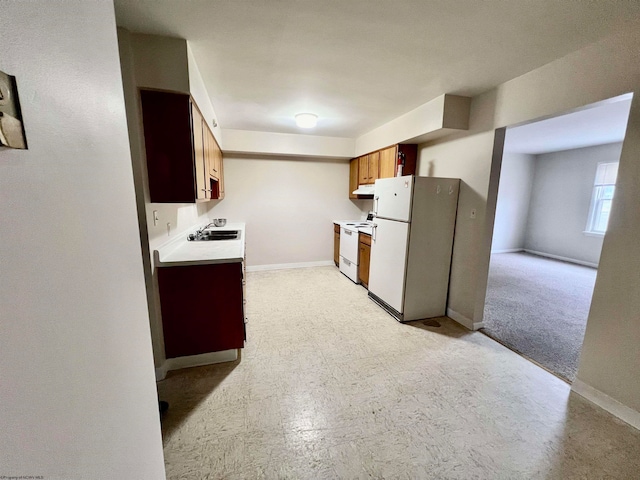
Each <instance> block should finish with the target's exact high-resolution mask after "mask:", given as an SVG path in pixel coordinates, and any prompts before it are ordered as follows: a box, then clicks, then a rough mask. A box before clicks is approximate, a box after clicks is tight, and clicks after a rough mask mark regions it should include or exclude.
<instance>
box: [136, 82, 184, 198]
mask: <svg viewBox="0 0 640 480" xmlns="http://www.w3.org/2000/svg"><path fill="white" fill-rule="evenodd" d="M140 103H141V106H142V125H143V129H144V143H145V154H146V163H147V173H148V178H149V195H150V200H151V202H152V203H156V202H158V203H193V202H195V201H196V179H195V168H194V167H195V165H194V158H193V156H194V153H195V152H194V148H193V131H192V127H193V118H192V106H191V101H190V99H189V95H185V94H182V93H169V92H158V91H155V90H140Z"/></svg>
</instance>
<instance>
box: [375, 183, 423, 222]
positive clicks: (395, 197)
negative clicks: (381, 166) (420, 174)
mask: <svg viewBox="0 0 640 480" xmlns="http://www.w3.org/2000/svg"><path fill="white" fill-rule="evenodd" d="M413 178H414V177H413V175H407V176H406V177H393V178H380V179H378V180H376V187H375V191H376V193H375V195H374V196H373V210H374V214H375V216H376V217H378V218H386V219H388V220H398V221H400V222H408V221H410V220H411V200H412V196H413Z"/></svg>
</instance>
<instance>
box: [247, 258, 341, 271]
mask: <svg viewBox="0 0 640 480" xmlns="http://www.w3.org/2000/svg"><path fill="white" fill-rule="evenodd" d="M328 265H334V266H335V263H333V260H322V261H320V262H302V263H276V264H273V265H252V266H251V267H247V272H261V271H263V270H286V269H289V268H307V267H326V266H328Z"/></svg>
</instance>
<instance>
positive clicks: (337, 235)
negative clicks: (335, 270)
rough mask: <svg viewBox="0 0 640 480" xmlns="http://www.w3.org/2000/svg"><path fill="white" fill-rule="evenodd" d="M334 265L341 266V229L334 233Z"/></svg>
mask: <svg viewBox="0 0 640 480" xmlns="http://www.w3.org/2000/svg"><path fill="white" fill-rule="evenodd" d="M333 263H335V264H336V267H337V266H339V265H340V229H338V231H337V232H336V231H335V229H334V232H333Z"/></svg>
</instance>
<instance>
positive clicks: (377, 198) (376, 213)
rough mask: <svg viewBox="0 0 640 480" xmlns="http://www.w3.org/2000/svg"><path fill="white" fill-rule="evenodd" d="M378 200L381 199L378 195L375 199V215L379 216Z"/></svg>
mask: <svg viewBox="0 0 640 480" xmlns="http://www.w3.org/2000/svg"><path fill="white" fill-rule="evenodd" d="M378 200H380V197H379V196H378V195H376V196H375V197H373V215H374V216H375V215H378Z"/></svg>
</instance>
